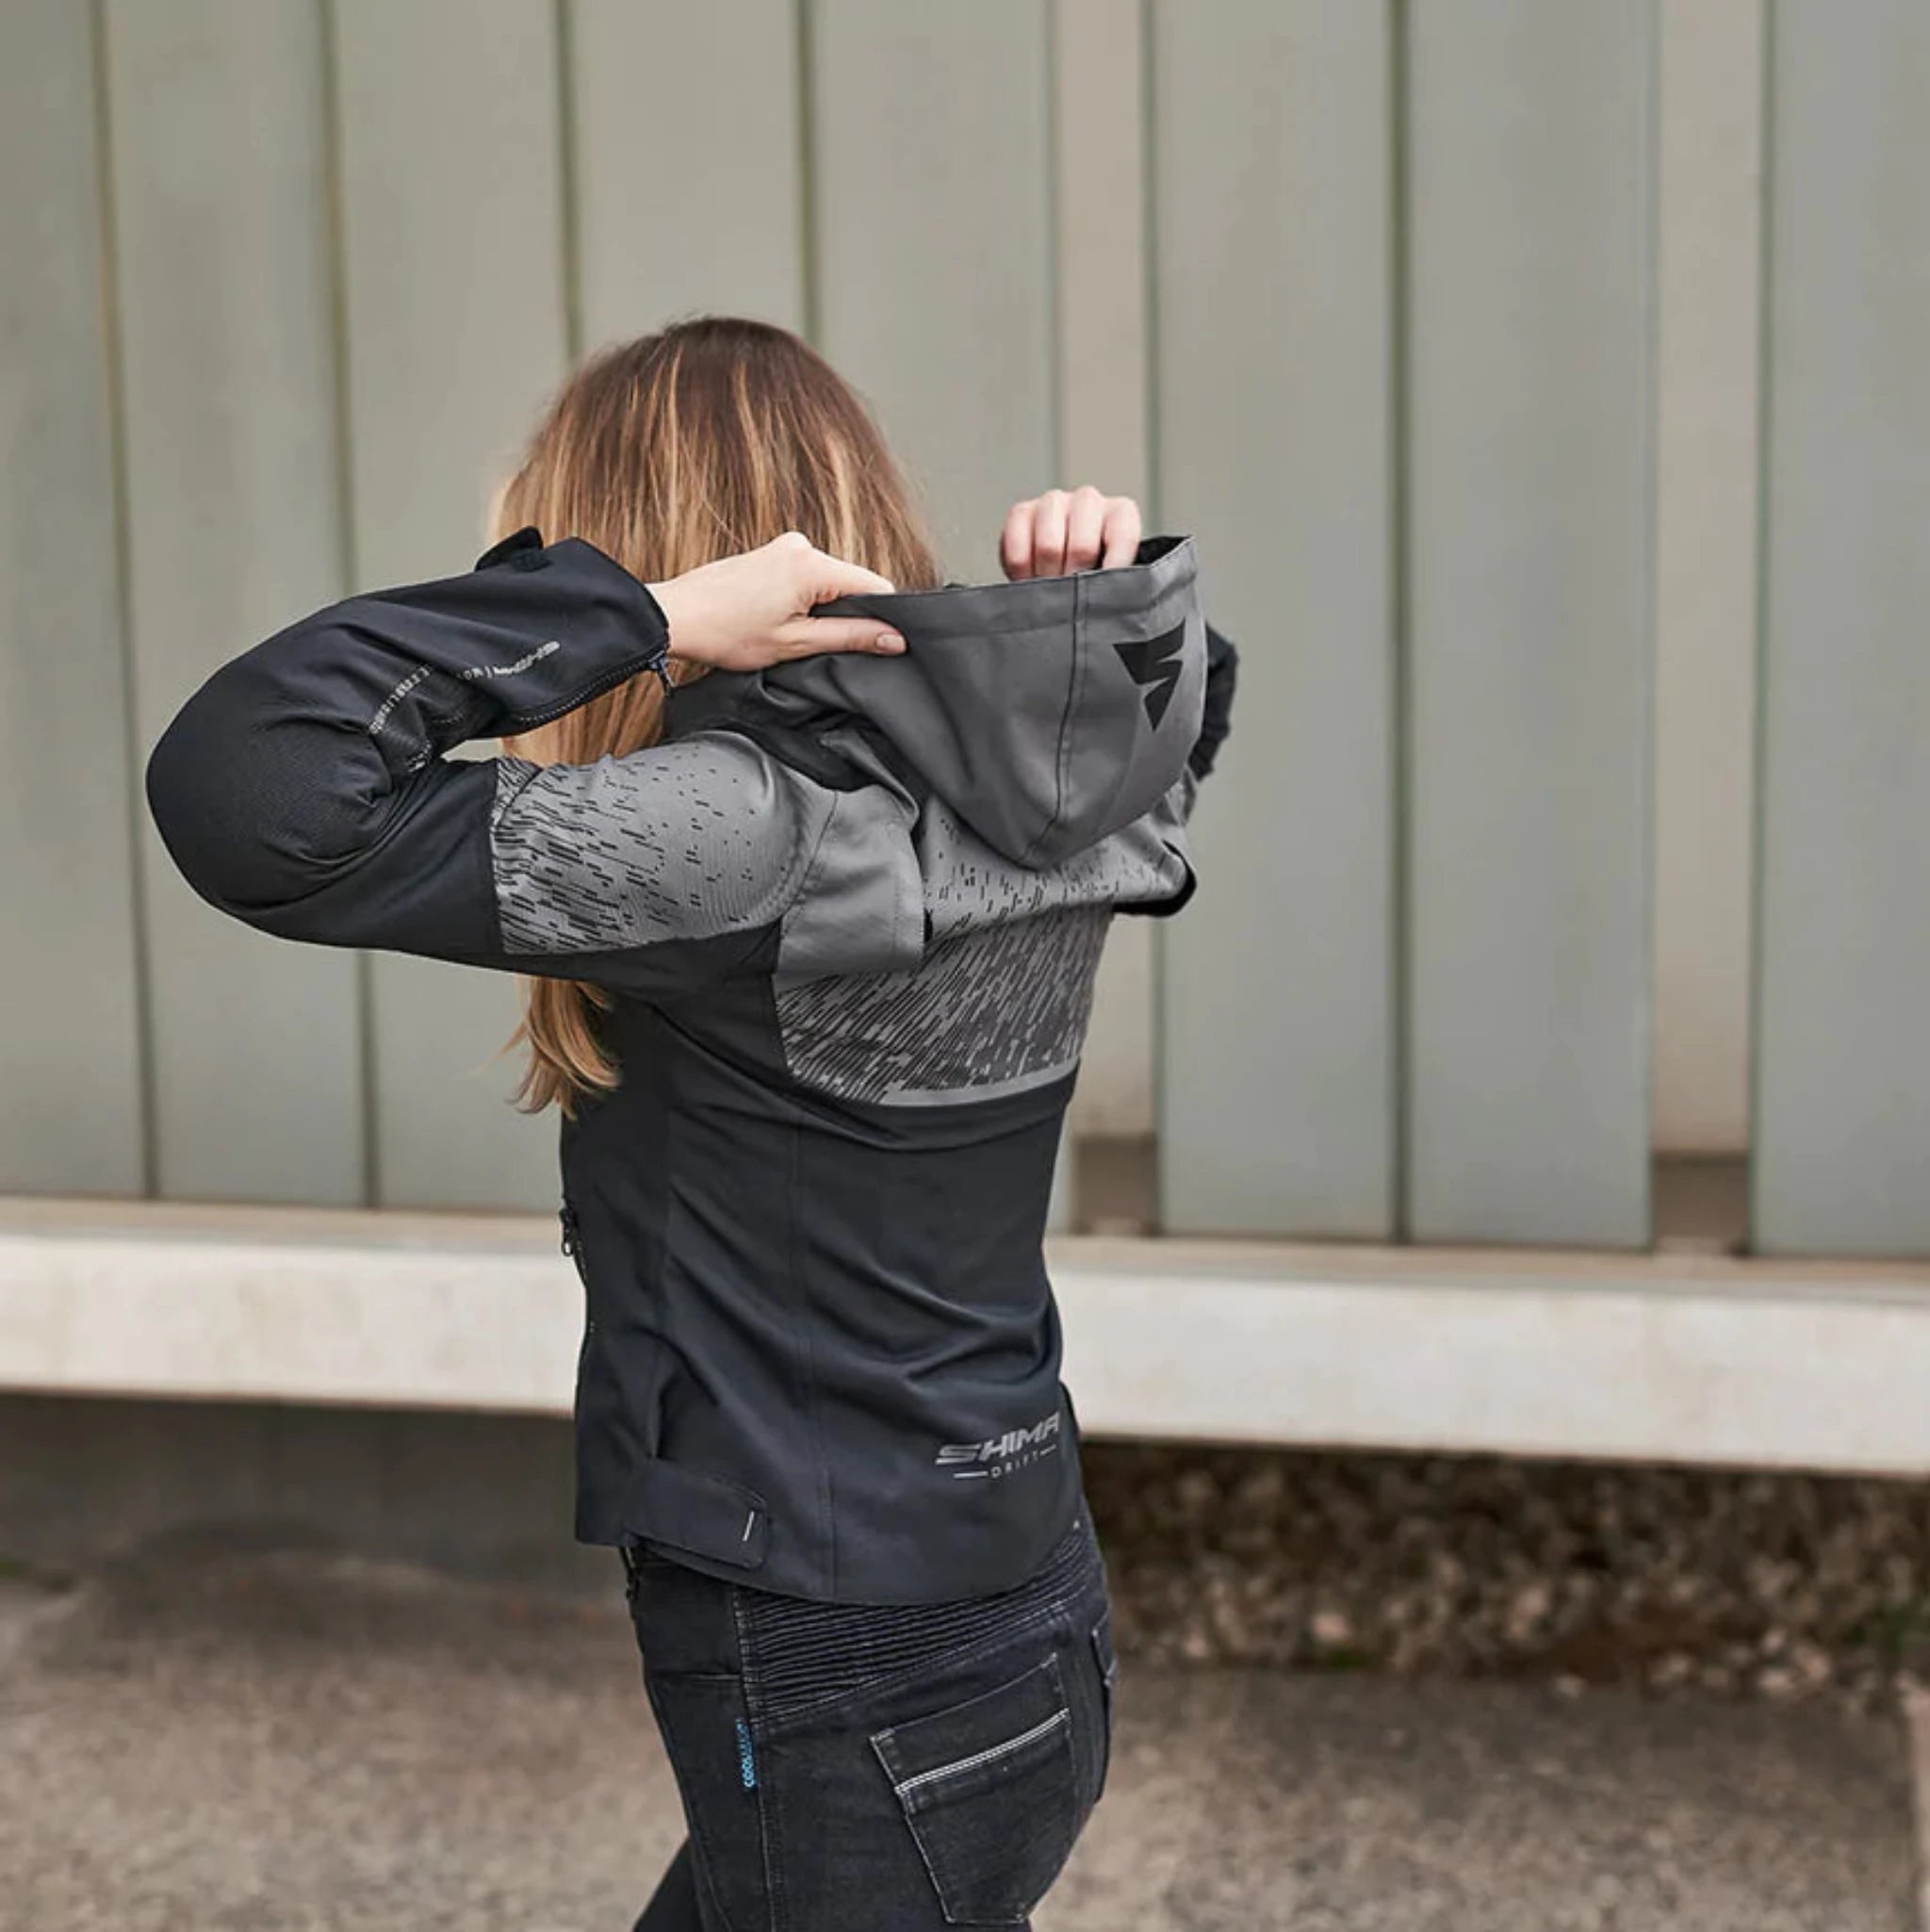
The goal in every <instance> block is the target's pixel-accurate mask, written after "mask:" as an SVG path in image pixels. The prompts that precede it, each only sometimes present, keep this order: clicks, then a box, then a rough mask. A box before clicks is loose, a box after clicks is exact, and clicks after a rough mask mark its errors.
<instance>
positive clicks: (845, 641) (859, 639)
mask: <svg viewBox="0 0 1930 1932" xmlns="http://www.w3.org/2000/svg"><path fill="white" fill-rule="evenodd" d="M904 648H905V640H904V639H903V638H902V637H900V636H899V635H898V633H897V632H896V631H895V630H892V629H891V627H890V626H889V625H887V624H880V623H879V622H878V620H877V619H876V618H875V617H798V618H795V619H793V622H791V623H789V624H787V625H785V626H784V628H783V629H782V630H779V632H778V633H777V650H778V655H779V659H780V661H781V660H782V659H786V658H813V657H821V656H823V655H824V654H825V653H826V651H852V650H861V651H868V652H870V653H871V654H872V655H873V656H874V657H887V658H894V657H897V656H898V655H899V654H900V653H901V652H902V651H903V650H904Z"/></svg>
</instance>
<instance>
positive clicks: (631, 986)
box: [147, 531, 1233, 1603]
mask: <svg viewBox="0 0 1930 1932" xmlns="http://www.w3.org/2000/svg"><path fill="white" fill-rule="evenodd" d="M827 608H828V609H832V610H837V611H844V612H851V611H862V612H865V613H868V614H873V615H875V616H877V617H879V618H881V619H883V620H885V621H886V622H888V623H889V624H890V625H891V626H892V627H893V628H894V629H896V630H899V631H900V632H901V633H902V634H903V636H904V637H905V639H906V644H907V649H906V651H905V653H904V654H903V655H902V656H899V657H893V658H882V657H874V656H865V655H855V654H854V655H840V656H826V657H820V658H813V659H809V660H803V661H799V662H796V663H789V664H786V665H784V666H782V667H779V668H777V669H773V670H770V671H766V672H761V673H755V674H725V673H712V674H711V675H709V676H707V677H704V678H701V679H696V680H695V681H694V682H692V683H690V684H687V685H683V686H680V687H679V688H678V689H677V690H676V691H675V692H674V693H673V694H672V695H671V696H670V697H669V698H668V700H667V703H666V712H665V731H664V736H663V738H662V742H661V743H660V744H658V745H654V746H652V747H650V748H649V749H646V750H642V751H638V752H635V753H632V754H630V755H629V756H627V757H621V758H604V759H600V760H598V761H597V762H595V763H593V764H586V765H548V766H539V765H537V764H534V763H532V762H530V761H527V760H523V759H519V758H515V757H513V756H507V755H505V756H502V757H499V758H493V759H489V758H485V759H482V760H460V759H449V758H446V757H445V754H446V753H448V752H449V751H450V750H451V749H452V748H453V747H454V746H456V745H460V744H462V743H464V742H465V741H467V740H472V739H489V738H499V737H513V736H515V734H518V733H521V732H526V731H529V730H532V729H534V728H535V727H536V726H538V725H540V724H542V723H544V722H546V721H547V720H548V719H552V718H554V717H557V716H559V715H560V714H562V713H563V712H567V711H570V710H572V709H573V708H574V707H576V706H578V705H580V704H582V703H583V702H585V701H586V700H587V699H589V698H590V697H592V696H596V695H597V694H598V693H600V692H603V691H606V690H608V689H610V688H612V687H613V686H614V685H616V684H618V683H619V682H621V681H623V680H624V679H630V678H634V677H636V676H638V675H640V674H644V673H647V672H650V671H652V670H658V671H661V670H662V667H663V665H664V663H665V658H666V651H667V647H668V644H669V639H668V638H667V636H666V632H665V626H664V620H663V617H662V613H661V611H660V610H659V608H658V606H657V604H656V602H655V600H654V599H653V598H652V597H651V596H650V594H649V592H648V591H647V590H646V588H645V586H644V585H643V584H642V583H640V582H638V581H636V580H635V579H634V578H633V577H631V576H630V574H629V573H628V572H627V571H625V570H624V569H622V568H621V567H620V566H619V565H616V564H615V563H613V561H612V560H611V559H610V558H608V557H606V556H604V555H603V554H602V553H601V552H600V551H598V550H597V549H596V548H593V547H592V546H590V545H589V544H587V543H583V542H581V541H580V540H576V539H571V540H567V541H564V542H561V543H556V544H552V545H548V546H546V545H544V544H543V542H542V541H541V539H540V537H539V536H538V535H537V534H536V532H533V531H525V532H518V533H517V534H516V535H515V536H514V537H511V538H509V539H507V540H505V542H503V543H502V544H499V545H498V546H497V547H496V548H495V549H493V550H491V551H490V552H489V553H488V554H487V555H486V556H485V557H484V558H483V560H482V561H481V563H480V564H479V565H478V566H477V568H476V569H475V570H474V571H472V572H470V573H468V574H466V575H464V576H460V577H454V578H450V579H447V580H444V581H437V582H431V583H422V584H416V585H411V586H407V587H404V588H401V589H396V590H387V591H379V592H373V593H369V594H368V595H364V596H359V597H354V598H349V599H348V600H347V601H346V602H343V603H339V604H336V605H335V606H333V607H332V608H330V609H327V610H324V611H322V612H320V613H319V614H316V615H314V616H311V617H307V618H304V619H303V621H302V622H300V623H297V624H295V625H293V626H291V627H290V628H289V629H287V630H284V631H282V632H281V633H280V634H279V635H277V636H274V637H271V638H270V639H269V640H268V641H267V642H266V643H265V644H262V645H259V646H257V647H255V648H254V649H253V650H251V651H249V652H248V653H246V654H245V655H244V656H242V657H240V658H237V659H236V660H235V661H234V662H233V663H228V664H227V665H225V666H224V667H223V668H221V670H219V671H217V672H216V673H215V674H214V676H213V677H212V678H210V679H208V681H207V682H206V684H204V686H203V687H202V689H201V690H200V691H199V692H198V693H197V694H196V695H195V696H193V697H192V698H190V699H189V701H188V704H187V705H186V706H185V707H184V708H183V710H182V711H181V712H180V713H179V715H178V716H177V717H176V718H175V719H174V721H173V723H172V725H171V726H170V728H169V729H168V730H167V732H166V733H165V734H164V735H163V737H162V738H161V740H160V742H159V743H158V745H156V746H155V751H154V753H153V756H152V758H151V760H150V762H149V766H148V774H147V787H148V798H149V802H150V807H151V810H152V811H153V814H154V817H155V823H156V825H157V826H158V827H159V829H160V832H161V836H162V838H163V840H164V841H165V842H166V844H167V846H168V849H169V851H170V852H171V853H172V856H173V859H174V860H175V862H176V863H177V864H178V865H179V867H180V869H181V871H182V872H183V873H184V874H185V875H186V876H187V878H188V881H189V882H190V883H191V884H192V885H193V886H194V888H195V889H196V891H198V892H200V893H201V894H202V895H203V896H204V898H205V899H207V900H208V901H209V902H210V903H211V904H212V905H214V906H216V907H217V908H219V909H221V911H223V912H226V913H229V914H231V915H233V916H234V917H236V918H238V919H241V920H244V921H246V922H247V923H248V924H249V925H253V926H255V927H257V928H259V929H260V930H262V931H264V932H268V933H272V934H278V935H281V936H283V937H286V938H289V939H296V940H305V941H316V942H319V943H322V944H327V945H342V946H375V947H384V948H389V949H392V950H396V951H401V952H404V953H415V954H421V955H425V956H429V957H433V958H441V959H450V960H456V961H460V962H463V963H466V964H468V965H474V966H481V967H487V968H493V969H496V970H499V971H508V972H515V973H521V974H538V975H548V976H554V977H563V978H571V979H578V980H582V981H586V982H589V983H590V984H592V985H594V986H595V987H597V988H598V989H600V990H601V991H602V992H603V993H604V994H605V995H606V996H607V998H608V1000H609V1002H610V1004H609V1006H608V1007H607V1009H604V1010H602V1011H600V1012H599V1014H598V1019H597V1023H598V1025H599V1028H600V1033H601V1038H602V1041H603V1044H604V1045H605V1047H606V1049H607V1051H608V1053H609V1054H610V1056H611V1057H612V1058H613V1061H614V1063H615V1065H616V1066H617V1068H618V1070H619V1072H620V1080H619V1084H618V1085H617V1086H616V1088H615V1089H614V1090H613V1091H611V1092H609V1093H607V1094H598V1095H596V1096H594V1097H590V1098H587V1099H585V1100H584V1101H582V1102H581V1105H579V1106H578V1108H577V1110H576V1112H575V1113H574V1115H573V1116H572V1117H570V1118H567V1119H565V1120H564V1123H563V1127H562V1140H561V1158H562V1183H563V1197H564V1204H563V1214H564V1244H565V1246H566V1247H567V1249H568V1250H569V1252H570V1253H572V1254H573V1255H574V1256H575V1259H576V1263H577V1266H578V1269H580V1271H581V1276H582V1283H583V1291H584V1300H585V1316H584V1328H583V1339H582V1347H581V1357H580V1362H579V1372H578V1386H577V1399H576V1434H577V1465H578V1509H577V1529H578V1533H579V1535H580V1536H581V1537H582V1538H583V1539H585V1540H586V1541H590V1542H596V1543H610V1544H616V1545H621V1546H632V1547H634V1546H644V1547H649V1548H651V1549H653V1550H655V1551H657V1552H658V1553H660V1554H662V1555H665V1556H669V1557H672V1558H674V1559H676V1560H678V1561H679V1562H682V1563H684V1564H689V1565H691V1566H693V1567H695V1568H696V1569H699V1570H702V1571H705V1572H707V1573H709V1574H711V1575H713V1576H717V1577H722V1578H726V1579H728V1580H733V1581H737V1582H743V1583H748V1584H753V1585H755V1586H756V1587H758V1588H760V1589H765V1590H771V1591H775V1592H779V1593H783V1594H788V1595H792V1596H804V1597H812V1598H819V1599H825V1600H833V1601H855V1602H874V1603H887V1602H919V1601H930V1600H938V1599H944V1598H953V1597H960V1596H980V1595H986V1594H990V1593H991V1592H995V1591H998V1590H1002V1589H1005V1588H1007V1587H1010V1586H1013V1585H1016V1584H1017V1583H1019V1582H1021V1581H1022V1580H1024V1579H1026V1578H1027V1577H1028V1576H1029V1575H1030V1574H1031V1573H1032V1571H1033V1570H1034V1569H1035V1568H1036V1566H1037V1565H1038V1564H1039V1562H1040V1561H1041V1560H1042V1559H1043V1558H1044V1557H1045V1555H1046V1553H1047V1552H1048V1551H1050V1550H1051V1548H1052V1547H1053V1546H1054V1545H1055V1543H1056V1542H1057V1541H1058V1539H1059V1537H1060V1536H1061V1535H1062V1534H1063V1532H1064V1531H1065V1530H1066V1529H1067V1527H1068V1525H1069V1524H1070V1522H1071V1518H1072V1515H1073V1514H1074V1512H1075V1510H1076V1509H1077V1507H1078V1502H1079V1494H1080V1490H1079V1473H1078V1464H1077V1444H1076V1430H1075V1426H1074V1422H1073V1418H1072V1414H1071V1407H1070V1404H1069V1403H1068V1402H1067V1400H1066V1398H1065V1395H1064V1391H1063V1390H1062V1388H1061V1386H1060V1384H1059V1374H1058V1370H1059V1329H1058V1319H1057V1316H1056V1313H1055V1307H1054V1302H1053V1296H1052V1290H1051V1286H1050V1284H1049V1282H1048V1280H1047V1276H1046V1269H1045V1265H1044V1261H1043V1257H1042V1252H1041V1250H1042V1237H1043V1233H1044V1228H1045V1222H1046V1216H1047V1202H1048V1197H1049V1193H1050V1189H1051V1182H1052V1172H1053V1166H1054V1161H1055V1155H1056V1153H1057V1149H1058V1144H1059V1137H1060V1128H1061V1122H1062V1120H1063V1116H1064V1113H1065V1109H1066V1104H1067V1100H1068V1098H1069V1096H1070V1094H1071V1088H1072V1082H1073V1076H1074V1073H1075V1072H1076V1069H1077V1065H1078V1059H1079V1054H1080V1049H1081V1045H1082V1042H1083V1040H1084V1035H1085V1029H1086V1024H1087V1020H1088V1010H1089V1007H1090V1003H1091V993H1092V984H1093V974H1094V972H1095V970H1096V968H1097V966H1098V963H1099V957H1100V949H1101V946H1102V944H1103V942H1104V937H1105V932H1106V927H1107V925H1108V922H1109V921H1110V920H1111V918H1112V916H1113V914H1114V912H1115V911H1120V910H1126V911H1136V912H1169V911H1172V910H1174V909H1177V908H1178V907H1179V906H1180V905H1181V904H1182V903H1183V902H1184V901H1185V899H1186V896H1187V895H1188V893H1189V892H1191V890H1192V884H1193V872H1192V866H1191V862H1190V860H1189V857H1188V851H1187V843H1186V816H1187V812H1188V809H1189V807H1190V803H1191V799H1192V795H1193V792H1194V789H1195V787H1196V785H1197V782H1198V779H1199V778H1200V776H1201V775H1202V772H1203V771H1204V770H1205V768H1206V767H1207V766H1208V765H1209V764H1210V762H1211V760H1212V754H1213V750H1214V747H1215V745H1217V744H1218V742H1219V737H1220V736H1222V735H1223V734H1224V731H1225V729H1226V712H1227V705H1228V702H1229V700H1230V696H1231V689H1232V676H1233V653H1232V651H1231V647H1227V646H1226V645H1225V644H1224V643H1223V641H1222V640H1219V639H1218V638H1217V637H1215V638H1213V639H1212V641H1211V643H1210V645H1209V636H1208V632H1207V630H1206V627H1205V625H1204V623H1203V621H1202V615H1201V612H1200V606H1199V599H1198V594H1197V586H1196V581H1195V562H1194V550H1193V545H1192V543H1191V541H1190V540H1187V539H1171V538H1166V539H1159V540H1155V541H1153V542H1152V543H1149V544H1147V545H1146V546H1144V547H1143V548H1142V549H1141V551H1140V555H1139V560H1138V561H1137V563H1135V564H1133V565H1128V566H1126V567H1124V568H1120V569H1112V570H1104V571H1089V572H1084V573H1081V574H1079V575H1075V576H1071V577H1061V578H1047V579H1037V580H1033V581H1023V582H1017V583H1005V584H991V585H984V586H973V587H961V588H952V589H945V590H939V591H931V592H924V593H914V594H905V595H893V596H881V597H868V598H857V599H848V600H845V601H844V602H842V603H841V604H839V605H836V606H830V607H827ZM1209 659H1210V660H1211V663H1212V676H1211V678H1210V679H1209ZM1209 683H1210V685H1211V687H1212V688H1211V693H1210V696H1209Z"/></svg>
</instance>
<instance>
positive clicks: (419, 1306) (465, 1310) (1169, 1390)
mask: <svg viewBox="0 0 1930 1932" xmlns="http://www.w3.org/2000/svg"><path fill="white" fill-rule="evenodd" d="M1051 1252H1052V1257H1053V1267H1054V1276H1055V1281H1056V1282H1057V1285H1058V1289H1059V1296H1060V1302H1061V1305H1062V1308H1063V1312H1064V1318H1065V1329H1066V1337H1067V1380H1068V1382H1069V1383H1070V1384H1071V1389H1072V1392H1073V1396H1074V1399H1075V1400H1076V1402H1077V1404H1078V1408H1079V1414H1080V1418H1081V1420H1082V1422H1083V1423H1084V1425H1085V1427H1086V1428H1087V1429H1088V1432H1090V1433H1094V1434H1102V1435H1147V1436H1167V1437H1173V1438H1191V1439H1202V1440H1233V1441H1257V1442H1279V1443H1306V1444H1325V1445H1333V1446H1336V1447H1339V1446H1354V1447H1377V1448H1415V1449H1462V1450H1482V1449H1485V1450H1495V1451H1499V1452H1504V1453H1515V1454H1529V1455H1541V1454H1556V1455H1581V1456H1601V1457H1611V1458H1627V1459H1641V1460H1672V1461H1693V1462H1715V1463H1731V1464H1745V1465H1792V1466H1799V1467H1813V1468H1819V1469H1843V1470H1869V1471H1889V1472H1896V1473H1922V1472H1925V1471H1930V1404H1926V1403H1925V1402H1923V1400H1922V1390H1923V1388H1924V1387H1925V1386H1930V1269H1923V1268H1912V1267H1907V1266H1903V1265H1899V1266H1897V1267H1894V1268H1886V1267H1879V1266H1872V1265H1849V1264H1845V1265H1842V1266H1839V1267H1831V1268H1799V1267H1794V1266H1790V1265H1776V1264H1768V1263H1739V1262H1731V1261H1723V1260H1715V1259H1700V1258H1695V1257H1677V1256H1670V1257H1645V1256H1644V1257H1636V1256H1630V1257H1627V1258H1614V1257H1609V1256H1601V1255H1585V1254H1557V1253H1533V1254H1524V1253H1440V1252H1435V1253H1429V1252H1425V1251H1402V1250H1367V1249H1347V1248H1333V1249H1328V1248H1279V1247H1266V1246H1258V1245H1253V1246H1248V1245H1241V1244H1233V1243H1200V1242H1179V1241H1134V1242H1116V1241H1110V1242H1109V1241H1089V1240H1065V1241H1059V1242H1055V1244H1053V1248H1052V1251H1051ZM580 1305H581V1303H580V1295H579V1290H578V1288H577V1285H576V1282H575V1280H574V1277H573V1275H572V1274H571V1271H570V1267H569V1264H568V1263H567V1262H566V1261H565V1260H564V1258H563V1257H562V1255H561V1254H560V1253H558V1252H557V1246H556V1241H555V1236H554V1226H553V1223H551V1222H549V1221H547V1220H540V1219H533V1218H527V1217H518V1218H515V1219H510V1218H503V1219H488V1218H483V1217H465V1216H428V1215H372V1214H355V1213H326V1212H316V1211H308V1210H277V1209H230V1208H221V1209H196V1208H182V1207H172V1206H156V1205H154V1204H151V1203H128V1204H120V1203H28V1202H13V1203H0V1387H6V1388H12V1389H36V1390H50V1391H59V1390H65V1391H72V1392H75V1393H81V1392H87V1393H96V1394H116V1395H144V1396H170V1397H181V1398H189V1399H218V1400H237V1399H250V1398H254V1399H273V1400H309V1401H319V1402H349V1403H359V1404H380V1405H389V1406H401V1407H432V1408H433V1407H454V1408H465V1409H479V1410H502V1411H526V1412H533V1413H554V1414H562V1413H564V1412H566V1411H567V1409H568V1407H569V1400H570V1384H571V1375H572V1370H573V1366H574V1362H575V1355H576V1348H577V1339H578V1322H579V1317H580Z"/></svg>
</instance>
